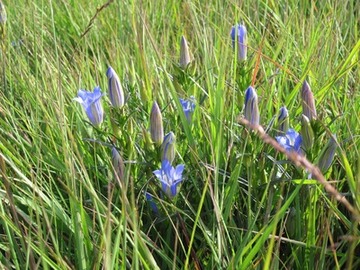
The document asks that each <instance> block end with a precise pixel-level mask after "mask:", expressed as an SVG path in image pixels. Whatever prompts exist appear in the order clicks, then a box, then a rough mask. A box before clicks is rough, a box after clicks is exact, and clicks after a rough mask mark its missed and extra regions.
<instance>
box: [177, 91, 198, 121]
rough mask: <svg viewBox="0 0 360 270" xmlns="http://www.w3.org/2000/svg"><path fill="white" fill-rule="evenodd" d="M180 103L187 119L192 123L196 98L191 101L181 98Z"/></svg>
mask: <svg viewBox="0 0 360 270" xmlns="http://www.w3.org/2000/svg"><path fill="white" fill-rule="evenodd" d="M180 103H181V106H182V108H183V111H184V113H185V116H186V119H187V120H188V121H189V122H190V121H191V116H192V114H193V112H194V110H195V106H196V105H195V98H194V97H193V96H191V97H190V98H189V99H182V98H180Z"/></svg>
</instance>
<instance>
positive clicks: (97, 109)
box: [73, 86, 104, 126]
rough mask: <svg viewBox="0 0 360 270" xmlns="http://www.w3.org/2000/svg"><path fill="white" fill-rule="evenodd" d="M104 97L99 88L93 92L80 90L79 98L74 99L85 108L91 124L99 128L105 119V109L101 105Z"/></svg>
mask: <svg viewBox="0 0 360 270" xmlns="http://www.w3.org/2000/svg"><path fill="white" fill-rule="evenodd" d="M102 96H103V94H102V93H101V90H100V87H99V86H97V87H95V88H94V91H93V92H89V91H86V90H79V91H78V96H77V97H76V98H74V99H73V100H75V101H77V102H79V103H80V104H81V105H82V106H83V107H84V109H85V112H86V114H87V116H88V117H89V120H90V122H91V123H92V124H93V125H94V126H99V125H100V124H101V123H102V121H103V119H104V109H103V107H102V105H101V97H102Z"/></svg>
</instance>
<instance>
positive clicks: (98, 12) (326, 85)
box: [0, 0, 360, 269]
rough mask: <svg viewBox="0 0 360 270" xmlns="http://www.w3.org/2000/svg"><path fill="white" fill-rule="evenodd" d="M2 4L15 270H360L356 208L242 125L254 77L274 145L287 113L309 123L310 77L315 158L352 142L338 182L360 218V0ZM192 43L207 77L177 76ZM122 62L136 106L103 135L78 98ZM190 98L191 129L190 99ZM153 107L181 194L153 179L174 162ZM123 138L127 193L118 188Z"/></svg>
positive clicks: (4, 240)
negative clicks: (153, 137) (152, 121)
mask: <svg viewBox="0 0 360 270" xmlns="http://www.w3.org/2000/svg"><path fill="white" fill-rule="evenodd" d="M15 2H16V4H15ZM3 3H4V5H5V7H6V11H7V22H6V25H5V27H6V34H5V35H4V36H3V38H2V40H1V43H2V50H1V54H0V70H1V72H0V75H1V76H0V157H1V159H0V161H1V164H0V165H1V176H0V178H1V184H0V197H1V204H0V250H1V252H0V264H1V268H7V269H10V268H16V269H28V268H29V269H35V268H39V269H102V268H103V269H125V268H133V269H182V268H184V269H226V268H228V269H357V268H359V267H360V256H359V252H360V250H359V246H358V245H359V240H360V239H359V216H358V215H353V214H351V213H349V212H348V211H347V209H345V208H344V207H343V206H342V205H341V204H339V203H338V202H337V201H336V200H335V199H334V198H332V197H331V196H329V194H327V192H325V190H324V188H323V186H321V185H320V184H318V183H317V182H316V181H315V182H314V181H311V180H306V179H307V173H306V172H305V171H304V170H303V169H301V168H296V167H294V165H292V164H291V163H290V162H289V161H288V160H287V159H286V158H285V156H284V155H283V154H281V153H278V152H277V151H275V150H274V149H273V148H272V147H271V146H269V145H266V144H264V143H263V142H262V141H261V140H260V139H259V138H258V137H257V136H256V134H255V133H253V132H249V131H248V130H247V129H246V128H245V127H243V126H242V125H240V124H239V123H238V122H237V116H238V115H239V114H241V113H242V109H243V103H244V101H243V100H244V91H245V89H246V88H247V87H248V86H249V85H254V86H255V88H256V90H257V93H258V95H259V107H260V114H261V118H260V122H261V124H262V125H263V126H264V129H265V130H266V131H267V133H268V134H270V135H271V136H274V135H276V125H275V124H274V122H275V123H276V117H277V112H278V110H279V108H280V107H281V106H282V105H286V106H287V108H288V110H289V114H290V123H291V126H292V127H293V128H295V129H296V130H299V129H300V121H299V119H300V118H299V116H300V115H301V102H300V98H299V90H300V89H301V85H302V82H303V81H304V79H307V80H308V81H309V83H310V85H311V87H312V90H313V92H314V96H315V103H316V107H317V110H318V115H319V120H318V122H317V129H316V139H315V144H314V147H313V149H312V150H311V151H309V153H308V154H307V157H308V158H309V159H310V160H311V161H313V162H315V163H316V162H317V159H318V157H319V155H320V152H321V150H322V149H323V147H324V145H325V144H326V142H327V141H328V139H329V134H330V133H333V134H336V135H337V139H338V142H339V147H338V149H337V154H336V156H335V160H334V162H333V164H332V167H331V169H330V170H329V171H328V172H327V173H326V175H325V176H326V178H327V179H328V181H331V183H332V184H333V186H334V187H336V188H337V189H338V191H339V192H341V193H342V194H343V195H344V196H346V198H347V199H348V200H349V201H350V202H351V203H352V204H353V206H354V207H355V209H357V210H359V207H360V204H359V188H360V159H359V156H360V155H359V149H360V136H359V135H360V115H359V110H360V94H359V93H360V91H359V90H360V89H359V79H360V78H359V62H358V61H359V48H360V41H359V33H360V31H359V10H360V2H359V1H354V0H344V1H325V0H324V1H307V0H306V1H305V0H294V1H272V0H268V1H265V0H264V1H260V0H259V1H220V0H213V1H200V0H197V1H196V0H195V1H190V0H188V1H187V0H184V1H178V0H166V1H162V0H159V1H139V0H124V1H109V2H108V3H106V1H105V0H104V1H100V0H96V1H95V0H94V1H85V0H76V1H74V0H59V1H52V0H47V1H45V0H34V1H25V0H22V1H10V0H3ZM238 22H244V24H245V25H246V27H247V30H248V40H249V44H248V45H249V49H248V60H247V61H246V63H238V61H237V59H236V54H234V52H233V49H232V46H231V39H230V35H229V34H230V30H231V27H232V25H234V24H236V23H238ZM182 35H184V36H185V37H186V38H187V40H188V42H189V47H190V50H191V52H192V54H193V58H194V66H196V68H195V71H194V72H185V73H183V72H181V71H180V70H179V68H178V61H179V51H180V38H181V36H182ZM108 65H111V66H112V67H113V68H114V69H115V70H116V71H117V73H118V74H119V76H120V78H121V80H122V82H123V85H124V90H125V93H126V97H127V103H126V105H125V107H124V108H123V109H122V110H119V111H116V110H113V109H111V107H110V103H109V99H108V97H105V98H104V99H103V105H104V107H105V112H106V115H105V122H104V123H103V125H102V126H101V127H99V128H94V127H92V126H91V124H90V123H89V121H88V119H87V117H86V115H85V114H84V112H83V109H82V107H81V106H80V105H79V104H77V103H76V102H73V101H72V99H73V98H74V97H75V96H76V95H77V91H78V89H88V90H92V89H93V88H94V87H95V86H96V85H100V87H101V88H102V90H103V91H104V92H106V91H107V78H106V75H105V73H106V70H107V67H108ZM191 95H193V96H194V97H195V100H196V109H195V112H194V115H193V117H192V124H189V123H188V122H187V121H186V118H185V117H184V116H183V113H182V110H181V106H180V104H179V102H178V98H188V97H189V96H191ZM154 100H156V101H157V102H158V104H159V106H160V108H161V109H162V114H163V118H164V128H165V132H166V133H167V132H170V131H173V132H174V134H175V135H176V139H177V141H176V144H177V155H176V159H175V164H179V163H182V164H185V172H184V182H183V184H182V186H181V190H180V192H179V195H177V197H176V198H175V199H174V200H170V199H167V198H166V197H164V196H161V193H160V192H159V191H160V188H159V182H158V180H157V179H156V178H155V177H154V175H153V174H152V171H154V170H156V169H158V168H159V167H160V159H159V157H158V153H157V148H156V147H154V146H152V145H150V144H149V143H147V140H146V138H147V135H146V132H147V130H148V127H149V112H150V109H151V105H152V102H153V101H154ZM112 127H117V128H118V129H113V128H112ZM112 143H114V144H115V145H116V147H117V148H118V149H119V150H120V152H121V154H122V156H123V159H124V160H125V178H126V183H127V188H122V189H121V188H120V187H119V186H118V185H117V183H116V182H115V181H114V180H113V175H112V166H111V145H112ZM281 171H285V173H279V172H281ZM144 191H148V192H149V193H151V194H152V195H153V196H154V199H153V200H154V202H155V203H157V206H158V208H159V211H160V212H159V213H158V214H157V215H156V214H155V213H154V212H152V210H151V208H150V207H149V203H148V202H147V201H146V199H145V196H144Z"/></svg>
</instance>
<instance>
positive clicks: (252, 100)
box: [245, 86, 260, 125]
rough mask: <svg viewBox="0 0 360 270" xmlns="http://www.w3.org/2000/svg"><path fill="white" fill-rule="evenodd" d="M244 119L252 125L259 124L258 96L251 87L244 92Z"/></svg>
mask: <svg viewBox="0 0 360 270" xmlns="http://www.w3.org/2000/svg"><path fill="white" fill-rule="evenodd" d="M245 119H246V120H248V121H249V122H250V124H252V125H259V122H260V114H259V106H258V96H257V94H256V91H255V89H254V88H253V87H252V86H249V88H248V89H247V90H246V92H245Z"/></svg>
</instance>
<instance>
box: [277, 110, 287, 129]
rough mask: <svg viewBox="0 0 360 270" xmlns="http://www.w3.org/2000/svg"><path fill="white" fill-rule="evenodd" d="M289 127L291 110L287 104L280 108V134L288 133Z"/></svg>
mask: <svg viewBox="0 0 360 270" xmlns="http://www.w3.org/2000/svg"><path fill="white" fill-rule="evenodd" d="M288 129H289V112H288V110H287V109H286V107H285V106H282V107H281V108H280V110H279V116H278V130H279V134H282V135H284V134H286V132H287V131H288Z"/></svg>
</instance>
